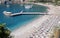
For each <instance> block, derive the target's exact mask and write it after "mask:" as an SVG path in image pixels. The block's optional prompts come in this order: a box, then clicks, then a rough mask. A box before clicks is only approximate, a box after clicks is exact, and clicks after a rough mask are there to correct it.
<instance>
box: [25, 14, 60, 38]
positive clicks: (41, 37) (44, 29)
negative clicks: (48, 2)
mask: <svg viewBox="0 0 60 38" xmlns="http://www.w3.org/2000/svg"><path fill="white" fill-rule="evenodd" d="M59 20H60V18H59V16H53V15H52V16H50V18H48V19H47V20H46V21H44V23H42V24H41V25H40V26H39V27H38V28H36V31H35V32H33V33H31V34H29V35H28V36H27V37H26V38H49V37H50V35H52V34H53V28H54V26H56V25H58V24H57V23H58V21H59Z"/></svg>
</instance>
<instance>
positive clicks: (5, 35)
mask: <svg viewBox="0 0 60 38" xmlns="http://www.w3.org/2000/svg"><path fill="white" fill-rule="evenodd" d="M10 33H11V31H10V30H9V29H8V28H6V26H5V24H0V38H9V35H10Z"/></svg>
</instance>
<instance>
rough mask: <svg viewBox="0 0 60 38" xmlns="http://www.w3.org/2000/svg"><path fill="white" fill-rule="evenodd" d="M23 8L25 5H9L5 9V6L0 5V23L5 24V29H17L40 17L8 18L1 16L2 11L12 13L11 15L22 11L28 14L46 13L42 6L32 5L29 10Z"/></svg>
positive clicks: (45, 8) (22, 16)
mask: <svg viewBox="0 0 60 38" xmlns="http://www.w3.org/2000/svg"><path fill="white" fill-rule="evenodd" d="M29 5H30V4H29ZM25 6H26V4H10V5H9V7H7V6H6V5H4V4H1V5H0V23H6V24H7V27H8V28H10V30H14V29H16V28H18V27H21V26H23V25H24V24H27V23H28V22H30V21H33V20H34V19H35V18H37V17H39V16H40V15H19V16H15V17H9V16H5V15H4V14H3V12H4V11H7V12H12V13H18V12H20V11H22V10H23V12H28V13H32V12H39V13H40V12H42V13H44V12H47V7H45V6H42V5H35V4H33V6H32V8H30V9H26V8H25ZM41 16H42V15H41Z"/></svg>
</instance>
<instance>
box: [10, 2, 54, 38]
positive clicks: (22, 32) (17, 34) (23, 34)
mask: <svg viewBox="0 0 60 38" xmlns="http://www.w3.org/2000/svg"><path fill="white" fill-rule="evenodd" d="M36 4H38V5H43V6H47V7H49V8H50V9H48V11H49V12H48V14H54V13H55V6H53V5H48V4H40V3H36ZM47 19H49V16H47V15H44V16H42V17H38V18H37V19H35V20H33V21H31V22H29V23H28V24H27V25H24V26H22V27H20V28H18V29H16V30H14V31H13V32H12V33H11V35H13V36H14V38H27V36H28V35H29V34H31V33H33V32H34V31H36V29H37V28H38V27H39V26H40V25H41V24H42V23H43V22H44V21H45V20H47Z"/></svg>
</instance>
